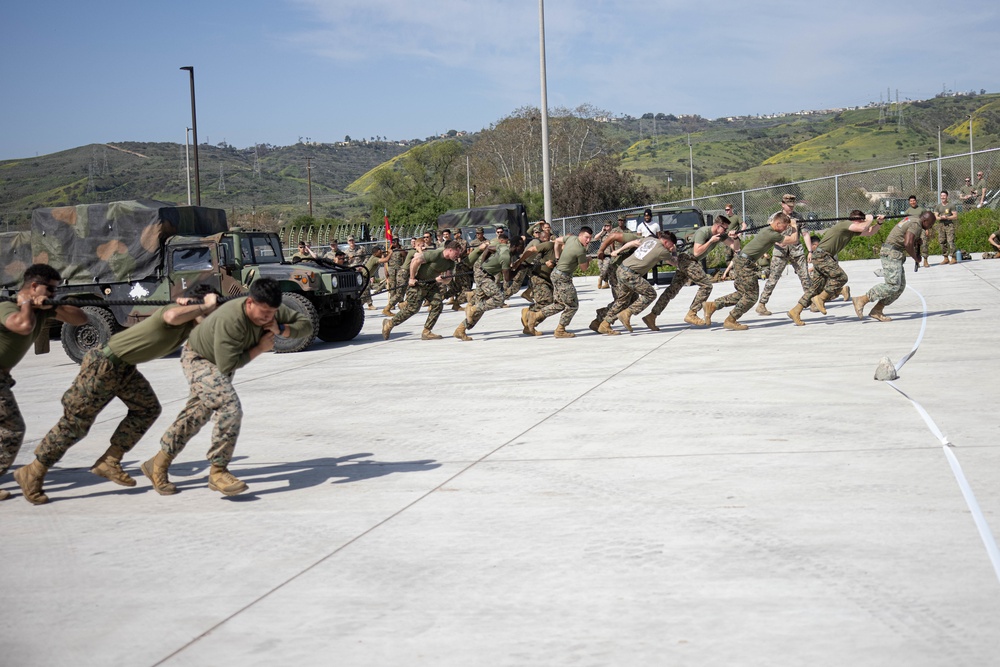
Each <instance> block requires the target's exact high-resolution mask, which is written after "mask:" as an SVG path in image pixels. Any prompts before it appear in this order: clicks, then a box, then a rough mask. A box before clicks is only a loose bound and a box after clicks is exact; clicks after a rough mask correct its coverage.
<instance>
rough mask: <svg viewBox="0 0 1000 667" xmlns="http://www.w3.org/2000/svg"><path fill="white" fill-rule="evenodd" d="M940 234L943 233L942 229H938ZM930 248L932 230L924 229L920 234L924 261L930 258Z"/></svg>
mask: <svg viewBox="0 0 1000 667" xmlns="http://www.w3.org/2000/svg"><path fill="white" fill-rule="evenodd" d="M931 229H933V228H931ZM938 233H939V234H940V233H941V230H940V229H938ZM930 248H931V230H930V229H924V230H922V231H921V232H920V256H921V257H922V258H923V259H927V258H928V256H929V253H930Z"/></svg>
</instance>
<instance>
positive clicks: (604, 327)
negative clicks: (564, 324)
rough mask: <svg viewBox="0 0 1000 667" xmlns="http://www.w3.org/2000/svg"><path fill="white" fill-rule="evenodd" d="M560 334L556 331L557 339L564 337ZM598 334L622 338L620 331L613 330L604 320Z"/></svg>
mask: <svg viewBox="0 0 1000 667" xmlns="http://www.w3.org/2000/svg"><path fill="white" fill-rule="evenodd" d="M558 332H559V330H558V329H556V338H562V336H559V335H558ZM597 333H601V334H604V335H605V336H620V335H621V332H620V331H615V330H614V329H612V328H611V325H610V324H608V323H607V322H605V321H604V320H601V325H600V326H599V327H598V328H597Z"/></svg>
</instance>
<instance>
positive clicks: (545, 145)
mask: <svg viewBox="0 0 1000 667" xmlns="http://www.w3.org/2000/svg"><path fill="white" fill-rule="evenodd" d="M538 44H539V49H538V50H539V61H540V65H541V70H542V77H541V78H542V109H541V111H542V198H543V201H544V206H545V220H546V221H548V223H549V224H552V180H551V174H550V173H549V93H548V84H547V82H546V77H545V0H538Z"/></svg>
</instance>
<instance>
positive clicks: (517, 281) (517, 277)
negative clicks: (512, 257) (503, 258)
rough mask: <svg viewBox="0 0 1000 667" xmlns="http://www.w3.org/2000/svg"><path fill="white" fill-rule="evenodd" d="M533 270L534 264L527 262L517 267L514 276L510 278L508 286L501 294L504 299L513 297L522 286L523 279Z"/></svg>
mask: <svg viewBox="0 0 1000 667" xmlns="http://www.w3.org/2000/svg"><path fill="white" fill-rule="evenodd" d="M534 268H535V265H534V264H531V263H528V262H524V263H522V264H521V266H519V267H518V269H517V271H516V272H515V273H514V275H513V276H512V277H511V279H510V284H509V285H508V286H507V289H505V290H504V292H503V295H504V297H507V298H510V297H512V296H514V293H515V292H516V291H518V290H519V289H521V285H523V284H524V279H525V278H527V277H528V276H529V275H530V274H531V272H532V271H533V270H534Z"/></svg>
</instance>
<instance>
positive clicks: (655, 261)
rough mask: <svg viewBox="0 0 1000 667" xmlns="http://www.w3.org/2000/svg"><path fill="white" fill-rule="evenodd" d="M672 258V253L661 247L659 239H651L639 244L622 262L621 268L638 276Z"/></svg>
mask: <svg viewBox="0 0 1000 667" xmlns="http://www.w3.org/2000/svg"><path fill="white" fill-rule="evenodd" d="M672 257H673V253H672V252H670V251H669V250H667V249H666V248H664V247H663V244H662V243H661V242H660V239H658V238H655V237H651V238H647V239H646V240H645V241H643V242H642V243H640V244H639V247H638V248H636V249H635V252H633V253H632V254H631V255H629V256H628V258H627V259H626V260H625V261H624V262H622V266H624V267H625V268H628V269H632V271H634V272H635V273H638V274H639V275H640V276H644V275H646V274H647V273H649V271H650V269H652V268H653V267H654V266H658V265H660V264H662V263H663V261H664V260H666V259H670V258H672Z"/></svg>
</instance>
